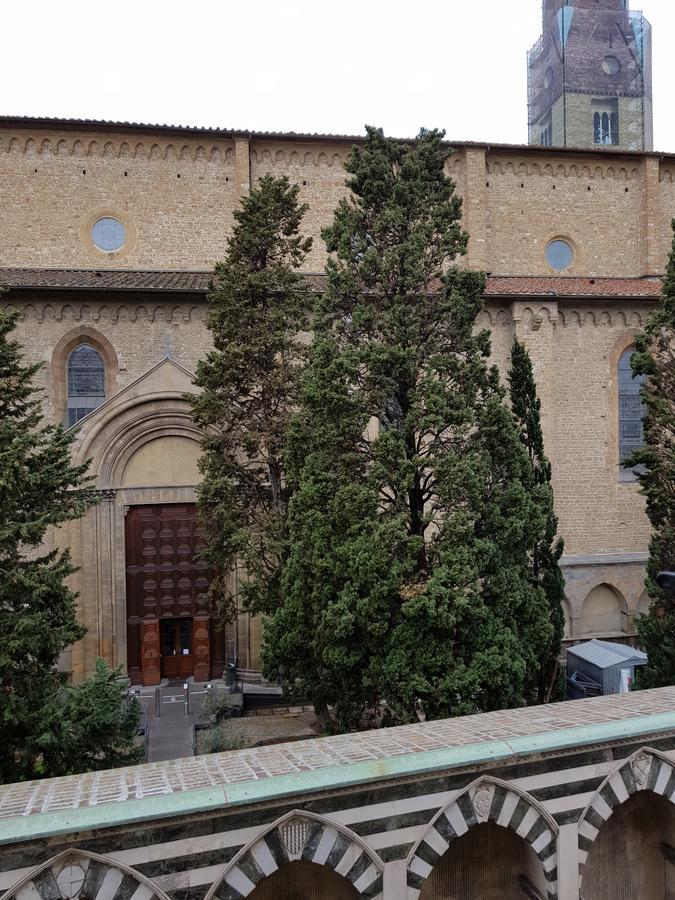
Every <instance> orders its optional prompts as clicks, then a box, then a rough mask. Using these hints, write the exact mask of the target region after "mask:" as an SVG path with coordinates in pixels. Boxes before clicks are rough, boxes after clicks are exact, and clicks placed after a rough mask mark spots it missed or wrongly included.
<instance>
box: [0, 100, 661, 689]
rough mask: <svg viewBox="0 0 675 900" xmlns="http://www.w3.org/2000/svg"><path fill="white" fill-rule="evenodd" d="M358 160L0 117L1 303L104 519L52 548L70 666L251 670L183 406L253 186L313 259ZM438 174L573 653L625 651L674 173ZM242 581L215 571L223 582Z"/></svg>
mask: <svg viewBox="0 0 675 900" xmlns="http://www.w3.org/2000/svg"><path fill="white" fill-rule="evenodd" d="M358 140H359V139H358V138H348V137H334V136H307V135H293V134H290V135H283V134H250V133H246V132H235V131H220V130H206V129H188V128H185V129H183V128H174V127H163V126H162V127H160V126H137V125H129V124H114V123H99V122H78V121H62V120H37V119H9V118H4V119H0V186H1V187H0V197H1V198H2V206H3V209H2V216H1V217H0V284H2V285H4V286H5V287H6V288H7V293H5V294H4V295H3V296H2V300H0V302H2V303H3V304H4V305H11V306H13V307H15V308H17V309H18V310H19V312H20V322H19V328H18V338H19V339H20V340H21V342H22V343H23V345H24V347H25V352H26V356H27V358H28V359H29V360H30V361H40V362H42V363H44V368H43V369H42V371H41V375H40V379H41V387H42V388H43V389H44V404H45V416H46V417H47V418H48V419H49V420H51V421H63V422H66V423H67V424H70V425H71V427H73V428H74V429H75V430H76V434H77V437H76V443H75V450H74V453H75V457H76V459H77V460H78V461H81V460H85V459H91V461H92V463H91V471H92V473H93V474H94V476H95V479H96V484H97V487H98V488H99V490H100V492H101V496H102V500H101V503H100V504H99V505H98V506H97V507H95V508H94V509H92V510H91V511H90V512H89V513H88V514H87V515H86V517H85V518H84V519H83V520H82V521H79V522H74V523H70V524H68V525H66V526H64V527H63V528H62V529H60V530H59V532H58V534H56V535H55V536H54V538H53V539H54V540H55V541H57V542H58V543H59V544H60V545H68V546H70V547H71V548H72V551H73V555H74V558H75V561H76V562H77V563H78V564H79V565H80V567H81V568H80V571H79V573H78V574H77V575H75V576H74V578H73V586H74V587H75V588H76V589H77V590H78V591H79V594H80V614H81V617H82V621H83V622H84V624H85V625H86V627H87V629H88V631H87V635H86V637H85V638H84V640H83V641H81V642H80V643H79V644H78V645H76V646H75V647H73V648H72V651H71V654H70V657H69V658H68V659H67V660H65V661H64V662H65V664H67V665H68V666H69V667H71V668H72V670H73V672H74V675H75V677H76V678H79V677H83V676H84V675H86V674H87V673H89V672H90V671H91V670H92V668H93V666H94V662H95V659H96V657H97V656H102V657H104V658H106V659H107V660H108V661H109V662H111V663H112V664H114V665H121V666H123V667H124V669H125V670H126V671H128V672H129V674H130V676H131V678H132V680H133V681H135V682H139V683H145V684H153V683H156V682H157V681H158V680H159V679H160V678H162V677H179V678H184V677H188V676H190V675H194V677H195V678H196V679H197V680H205V679H208V678H211V677H217V676H218V675H219V674H220V673H221V672H222V670H223V666H224V665H225V664H226V663H227V662H231V661H233V659H234V658H235V657H236V658H237V660H238V662H239V665H240V666H241V667H242V668H244V669H251V670H257V669H259V666H260V634H261V626H260V622H259V621H258V620H257V619H252V618H250V617H248V616H246V615H243V614H242V615H240V616H239V620H238V622H237V623H236V624H235V625H233V626H231V627H229V628H227V629H226V630H225V631H224V632H219V631H218V630H217V629H216V627H215V625H214V622H213V621H212V619H211V617H210V616H209V613H208V611H207V610H206V609H205V608H204V606H203V604H202V603H201V602H200V599H201V597H202V595H203V593H204V591H205V589H206V585H207V584H208V572H205V571H203V570H202V569H201V568H200V565H199V564H198V563H195V561H194V550H195V547H196V546H198V544H199V540H200V532H199V525H198V522H197V520H196V518H195V510H194V500H195V488H196V486H197V484H198V481H199V474H198V469H197V460H198V456H199V440H200V435H199V433H198V431H197V430H196V428H195V427H194V425H193V423H192V421H191V418H190V414H189V408H188V404H187V403H186V401H185V398H184V395H185V393H186V392H188V391H190V390H191V389H192V377H193V373H194V371H195V367H196V364H197V361H198V359H199V358H200V357H201V356H202V355H203V354H204V353H205V351H206V350H207V348H208V346H209V333H208V331H207V329H206V327H205V318H206V300H205V293H206V289H207V287H208V283H209V279H210V272H211V270H212V268H213V265H214V263H215V262H217V261H218V260H220V259H222V258H223V256H224V254H225V250H226V245H227V239H228V234H229V233H230V229H231V226H232V214H233V212H234V210H235V209H236V208H237V204H238V203H239V201H240V198H241V196H242V195H245V194H246V193H247V192H248V191H249V190H250V188H251V185H253V184H255V183H256V181H257V179H258V178H259V177H260V176H261V175H262V174H263V173H265V172H271V173H273V174H277V175H278V174H286V175H288V177H289V178H290V179H291V180H292V181H294V182H296V183H298V184H299V185H300V189H301V197H302V199H303V200H304V201H306V202H307V203H308V204H309V206H310V209H309V212H308V213H307V216H306V218H305V221H304V228H305V231H306V233H309V234H311V235H312V236H313V237H314V248H313V250H312V253H311V255H310V256H309V258H308V260H307V262H306V267H305V268H306V273H307V276H308V277H307V284H308V289H309V290H320V288H321V281H322V279H321V271H322V267H323V264H324V262H325V251H324V246H323V243H322V241H321V238H320V229H321V227H322V226H323V225H324V224H326V223H327V222H329V221H330V218H331V215H332V211H333V209H334V207H335V205H336V203H337V201H338V200H339V198H340V197H342V196H343V194H344V192H345V186H344V171H343V164H344V162H345V160H346V158H347V155H348V153H349V150H350V147H351V146H352V144H354V143H355V142H358ZM453 147H454V150H455V152H454V154H453V155H452V157H451V158H450V160H449V162H448V172H449V174H450V175H451V176H452V177H453V179H454V180H455V182H456V184H457V189H458V192H459V193H460V194H461V196H462V197H463V201H464V207H463V208H464V223H465V226H466V228H467V229H468V231H469V233H470V243H469V250H468V254H467V257H466V259H465V260H463V261H462V264H463V265H468V266H472V267H476V268H479V269H482V270H484V271H486V272H488V273H489V278H488V283H487V289H486V296H485V310H484V312H483V313H482V314H481V317H480V320H479V325H481V326H483V327H486V328H489V329H490V330H491V332H492V341H493V355H494V359H495V361H496V362H497V363H498V364H499V365H500V367H501V368H502V370H503V371H505V369H506V367H507V365H508V355H509V349H510V346H511V342H512V339H513V337H514V335H516V336H518V337H519V338H520V339H521V340H522V341H524V343H525V344H526V346H527V347H528V349H529V351H530V353H531V355H532V358H533V362H534V365H535V370H536V376H537V379H538V385H539V390H540V395H541V399H542V403H543V424H544V429H545V439H546V445H547V450H548V453H549V455H550V457H551V459H552V463H553V478H554V489H555V495H556V508H557V513H558V516H559V520H560V531H561V534H562V535H563V537H564V538H565V544H566V550H565V557H564V560H563V563H564V571H565V576H566V580H567V607H566V615H567V637H568V639H569V640H578V639H581V638H583V637H586V636H589V635H591V634H595V635H600V636H603V637H610V638H615V639H619V640H630V639H632V637H633V636H634V633H635V617H636V616H637V615H638V614H639V613H640V611H642V610H644V609H645V604H646V597H645V595H644V592H643V574H644V562H645V559H646V554H647V542H648V536H649V529H648V523H647V520H646V517H645V514H644V504H643V500H642V498H641V497H640V494H639V489H638V485H637V484H636V482H635V479H634V475H633V473H632V472H630V471H626V470H625V469H623V468H622V467H621V465H620V459H621V456H622V453H623V451H624V450H625V449H626V448H627V447H630V446H631V445H633V444H634V443H635V442H636V441H639V439H640V407H639V397H638V395H637V393H636V386H635V385H634V383H633V382H632V381H631V379H630V378H627V377H626V372H627V362H628V359H629V356H630V349H631V347H632V344H633V340H634V335H635V333H636V331H637V330H639V329H640V328H641V327H642V325H643V324H644V322H645V318H646V316H647V315H648V313H649V311H650V310H651V309H652V308H653V305H654V303H655V301H656V299H657V298H658V295H659V291H660V279H659V276H660V275H662V273H663V271H664V267H665V263H666V259H667V253H668V250H669V246H670V240H671V231H670V220H671V217H672V216H673V215H674V214H675V184H674V181H675V156H667V155H666V156H664V155H657V154H653V153H650V152H626V151H621V150H615V149H611V148H603V149H596V150H587V151H584V150H569V149H559V148H557V149H554V148H547V147H534V146H529V147H525V146H493V145H491V146H488V145H482V144H456V145H453ZM239 574H240V573H236V572H235V573H233V576H232V577H233V579H236V578H237V577H239Z"/></svg>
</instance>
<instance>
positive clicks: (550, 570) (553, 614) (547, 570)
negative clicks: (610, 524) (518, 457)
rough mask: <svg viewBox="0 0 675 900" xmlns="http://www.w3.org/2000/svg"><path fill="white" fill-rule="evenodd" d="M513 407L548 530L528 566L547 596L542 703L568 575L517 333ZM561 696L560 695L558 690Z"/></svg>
mask: <svg viewBox="0 0 675 900" xmlns="http://www.w3.org/2000/svg"><path fill="white" fill-rule="evenodd" d="M509 391H510V399H511V411H512V412H513V415H514V417H515V419H516V422H517V424H518V428H519V429H520V437H521V441H522V442H523V444H524V446H525V449H526V450H527V455H528V458H529V460H530V464H531V466H532V468H533V472H534V477H533V488H532V496H533V499H534V501H535V503H536V504H537V505H538V506H539V509H540V512H541V522H542V523H543V526H544V527H543V530H542V531H541V533H540V534H538V535H535V536H534V537H535V539H534V542H533V544H532V546H531V548H530V558H529V569H530V577H531V580H532V584H534V585H535V586H540V587H541V589H542V590H543V592H544V595H545V596H546V599H547V601H548V610H549V621H550V623H551V625H552V630H551V637H550V641H549V643H548V645H547V646H545V647H544V648H543V651H544V652H543V655H542V657H541V659H540V661H539V666H538V668H537V671H536V672H535V673H533V675H535V676H536V696H537V700H538V702H539V703H547V702H548V701H549V700H550V699H551V697H552V696H554V694H555V691H556V684H557V681H558V668H559V666H558V659H559V656H560V648H561V644H562V638H563V633H564V631H565V615H564V612H563V603H564V602H565V578H564V576H563V573H562V571H561V569H560V557H561V556H562V554H563V548H564V544H563V541H562V538H558V539H557V540H556V535H557V533H558V519H557V517H556V515H555V513H554V511H553V488H552V487H551V464H550V462H549V461H548V458H547V457H546V454H545V452H544V435H543V432H542V429H541V400H540V399H539V398H538V397H537V387H536V383H535V380H534V372H533V369H532V361H531V359H530V356H529V353H528V352H527V350H526V348H525V347H524V346H523V345H522V344H521V343H520V342H519V341H518V340H517V339H514V341H513V347H512V349H511V369H510V371H509ZM556 699H557V696H556Z"/></svg>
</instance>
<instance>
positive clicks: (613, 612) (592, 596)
mask: <svg viewBox="0 0 675 900" xmlns="http://www.w3.org/2000/svg"><path fill="white" fill-rule="evenodd" d="M625 610H626V601H625V600H624V598H623V596H622V595H621V594H620V592H619V591H618V590H617V589H616V588H614V587H612V586H611V585H609V584H606V583H605V582H603V583H602V584H598V585H596V586H595V587H594V588H592V589H591V590H590V591H589V592H588V594H587V595H586V597H585V599H584V602H583V603H582V604H581V617H580V620H579V626H578V635H577V636H578V637H594V636H597V637H602V636H603V635H612V634H620V633H622V632H623V631H624V627H625V622H624V612H625Z"/></svg>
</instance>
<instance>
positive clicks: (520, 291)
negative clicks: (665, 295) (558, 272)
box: [485, 275, 661, 298]
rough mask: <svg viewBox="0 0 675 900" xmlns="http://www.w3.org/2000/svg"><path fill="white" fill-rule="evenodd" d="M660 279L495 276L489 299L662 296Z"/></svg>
mask: <svg viewBox="0 0 675 900" xmlns="http://www.w3.org/2000/svg"><path fill="white" fill-rule="evenodd" d="M660 293H661V279H660V278H565V277H560V276H553V277H532V278H530V277H521V276H516V275H514V276H500V275H494V276H491V277H490V278H488V283H487V288H486V290H485V296H486V297H530V296H536V297H618V298H621V297H628V298H634V297H635V298H638V297H646V298H649V297H658V296H659V295H660Z"/></svg>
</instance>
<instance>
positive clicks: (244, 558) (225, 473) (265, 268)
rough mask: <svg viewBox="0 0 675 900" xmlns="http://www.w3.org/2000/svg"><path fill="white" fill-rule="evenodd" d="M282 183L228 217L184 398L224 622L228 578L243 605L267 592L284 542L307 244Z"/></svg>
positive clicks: (269, 597) (263, 186)
mask: <svg viewBox="0 0 675 900" xmlns="http://www.w3.org/2000/svg"><path fill="white" fill-rule="evenodd" d="M298 194H299V188H298V187H297V185H290V184H289V181H288V179H287V178H285V177H282V178H273V177H272V176H270V175H266V176H264V177H263V178H261V179H260V182H259V184H258V186H257V187H256V188H255V189H254V190H253V191H251V194H250V195H249V196H248V197H246V198H245V199H244V200H243V201H242V208H241V209H240V210H238V211H237V212H235V214H234V218H235V226H234V229H233V233H232V236H231V238H230V241H229V244H228V250H227V255H226V257H225V260H224V261H223V262H222V263H220V264H218V265H217V266H216V269H215V277H214V280H213V283H212V285H211V289H210V291H209V295H208V301H209V315H208V327H209V330H210V331H211V335H212V338H213V349H212V350H211V351H210V352H209V353H208V354H207V355H206V358H205V359H204V360H202V361H201V362H200V363H199V365H198V367H197V376H196V379H195V384H196V386H197V387H199V388H201V393H199V394H197V395H194V396H192V397H191V398H190V400H191V404H192V410H193V415H194V419H195V421H196V422H197V424H198V425H199V426H200V427H201V428H202V429H203V430H204V433H205V436H204V439H203V442H202V457H201V460H200V470H201V472H202V473H203V476H204V478H203V481H202V484H201V485H200V487H199V489H198V494H197V500H198V506H199V514H200V518H201V520H202V522H203V524H204V526H205V532H206V546H205V548H204V551H203V558H204V559H205V561H206V562H207V563H208V565H209V567H210V569H211V571H212V573H213V580H212V583H211V598H212V600H213V601H214V602H216V603H217V604H219V606H220V611H221V616H222V618H223V619H225V620H228V619H231V618H232V617H233V615H234V610H235V602H236V601H235V597H234V591H233V589H232V587H231V583H230V576H231V573H232V571H233V569H234V568H235V566H236V565H240V566H241V567H242V568H243V570H244V572H245V579H244V580H243V583H242V584H241V585H240V591H241V594H242V597H243V600H244V604H245V605H246V607H247V608H249V609H252V610H266V609H268V608H270V606H271V605H273V604H274V598H275V597H276V595H277V593H278V578H279V571H280V562H281V560H282V559H283V558H284V555H285V552H286V550H285V547H286V513H287V504H288V491H287V486H286V484H285V476H284V465H285V463H284V446H285V432H286V429H287V427H288V421H289V418H290V414H291V411H292V410H293V408H294V406H295V404H296V402H297V381H298V377H299V373H300V371H301V370H302V367H303V365H304V361H305V358H306V344H304V343H303V341H302V336H301V332H303V330H306V328H307V323H308V311H309V307H310V300H309V298H308V294H307V291H306V290H305V288H304V286H303V284H302V281H301V276H300V275H299V274H298V271H297V270H298V269H299V267H300V266H301V265H302V262H303V260H304V258H305V256H306V254H307V253H308V252H309V250H310V248H311V239H310V238H304V237H302V236H301V235H300V233H299V232H300V225H301V221H302V217H303V215H304V214H305V212H306V210H307V206H306V205H304V204H300V203H299V202H298Z"/></svg>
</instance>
